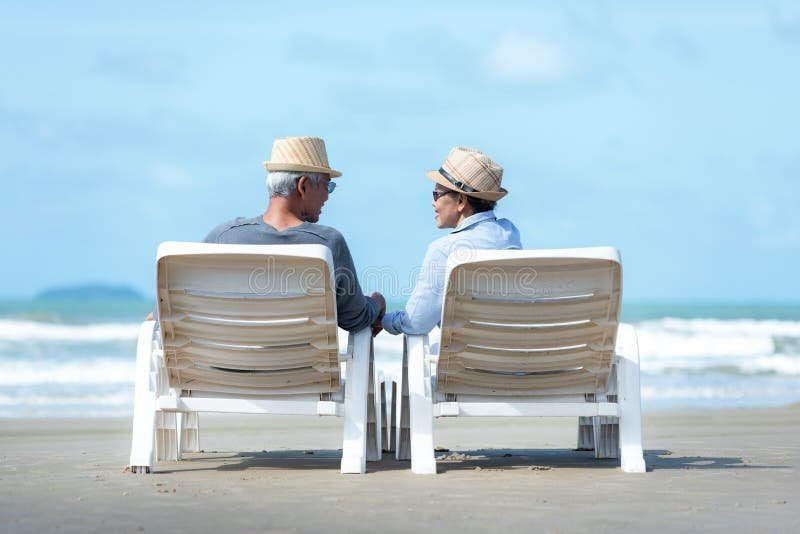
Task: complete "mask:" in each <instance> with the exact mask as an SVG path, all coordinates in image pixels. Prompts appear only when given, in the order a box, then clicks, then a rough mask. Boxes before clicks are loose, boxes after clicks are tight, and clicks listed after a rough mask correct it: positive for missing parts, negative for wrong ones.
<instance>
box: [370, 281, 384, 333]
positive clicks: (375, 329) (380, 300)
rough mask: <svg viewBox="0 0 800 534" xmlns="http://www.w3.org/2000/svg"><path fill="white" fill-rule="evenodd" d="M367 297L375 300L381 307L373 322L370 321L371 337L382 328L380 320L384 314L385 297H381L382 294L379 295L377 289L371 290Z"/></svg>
mask: <svg viewBox="0 0 800 534" xmlns="http://www.w3.org/2000/svg"><path fill="white" fill-rule="evenodd" d="M369 298H371V299H372V300H374V301H375V302H377V303H378V304H379V305H380V307H381V311H380V312H379V313H378V317H376V318H375V322H374V323H372V337H375V336H377V335H378V334H380V332H381V330H383V327H382V326H381V321H382V320H383V316H384V315H386V299H385V298H383V295H381V294H380V293H378V292H377V291H373V292H372V294H371V295H370V296H369Z"/></svg>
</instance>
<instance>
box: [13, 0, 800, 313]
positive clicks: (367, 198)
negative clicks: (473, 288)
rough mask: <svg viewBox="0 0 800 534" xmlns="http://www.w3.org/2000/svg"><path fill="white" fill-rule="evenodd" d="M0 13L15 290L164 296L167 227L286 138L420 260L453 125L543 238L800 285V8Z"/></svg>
mask: <svg viewBox="0 0 800 534" xmlns="http://www.w3.org/2000/svg"><path fill="white" fill-rule="evenodd" d="M562 4H564V3H563V2H537V3H535V4H533V3H527V2H520V3H509V4H503V6H489V5H487V4H485V3H484V4H481V3H475V4H470V3H468V2H458V3H454V4H450V5H446V4H443V5H441V6H432V5H429V3H427V2H421V3H416V2H404V3H402V4H398V5H395V6H383V5H373V4H370V3H364V4H352V5H349V4H345V3H341V2H340V3H314V2H303V3H295V4H289V3H281V4H266V3H264V4H262V3H260V2H259V3H256V2H253V3H226V4H224V5H223V4H208V5H203V4H201V3H197V2H191V3H189V2H187V3H169V4H166V3H150V2H137V3H136V5H135V7H124V8H123V7H118V6H109V5H106V3H98V4H90V3H69V4H66V3H65V4H62V5H60V6H50V5H47V4H45V3H38V2H27V3H24V4H22V3H21V4H20V5H8V4H7V3H5V4H3V5H2V7H0V64H2V68H3V83H2V84H0V147H2V148H0V156H1V157H0V180H2V188H3V194H2V195H1V196H0V203H2V204H1V205H0V208H2V209H1V210H0V217H2V219H1V220H0V223H2V229H3V230H2V231H3V244H4V251H5V252H4V254H3V260H4V261H3V266H2V276H0V295H7V296H8V295H17V296H25V295H31V294H33V293H35V292H36V291H38V290H40V289H42V288H44V287H47V286H51V285H57V284H72V283H83V282H91V281H105V282H114V283H127V284H131V285H133V286H134V287H137V288H139V289H141V290H143V291H150V290H151V288H152V286H153V283H152V280H153V277H154V269H153V258H154V256H155V250H156V247H157V245H158V243H159V242H161V241H165V240H200V239H202V238H203V236H204V235H205V234H206V233H207V231H208V230H209V229H211V228H212V227H213V226H215V225H216V224H218V223H220V222H222V221H224V220H227V219H231V218H233V217H235V216H238V215H248V216H253V215H256V214H258V213H260V212H261V211H263V209H264V207H265V206H266V202H267V198H266V190H265V185H264V177H265V176H264V171H263V169H262V167H261V162H262V160H264V159H266V158H267V157H268V153H269V148H270V146H271V143H272V139H273V138H274V137H275V136H279V135H319V136H322V137H324V138H325V140H326V142H327V145H328V152H329V155H330V160H331V164H332V165H333V166H334V167H335V168H338V169H341V170H342V171H343V172H344V176H343V177H342V178H341V179H340V187H339V188H338V189H337V190H336V192H335V194H334V195H332V197H331V200H330V201H329V203H328V204H327V205H326V208H325V210H324V212H323V219H322V221H321V222H323V223H325V224H329V225H331V226H335V227H337V228H339V229H340V230H341V231H342V232H343V233H344V234H345V236H346V237H347V239H348V241H349V243H350V247H351V250H352V252H353V255H354V258H355V260H356V265H357V267H359V268H360V269H364V268H366V267H368V266H372V267H384V266H386V267H389V266H391V267H393V268H396V269H397V271H398V272H399V273H400V277H401V279H402V278H404V277H408V276H409V273H411V271H412V270H413V268H414V267H415V266H416V265H417V264H418V263H419V262H420V261H421V259H422V255H423V253H424V249H425V247H426V245H427V243H428V242H429V241H430V240H432V239H434V238H435V237H436V236H438V235H440V234H441V231H439V230H437V229H436V228H435V227H434V224H433V218H432V215H433V214H432V210H431V207H430V190H431V189H432V187H431V182H429V181H428V180H427V179H426V178H425V175H424V171H425V170H427V169H429V168H435V167H438V166H439V165H440V163H441V161H442V159H443V158H444V156H445V155H446V154H447V152H448V151H449V149H450V148H451V147H452V146H454V145H465V146H474V147H477V148H480V149H482V150H484V151H486V152H488V153H489V154H490V155H492V156H493V157H494V158H495V159H497V160H498V161H499V162H500V163H501V164H502V165H503V166H504V167H505V177H504V186H505V187H506V188H507V189H508V190H509V191H510V194H509V195H508V197H506V199H504V200H503V201H502V202H501V203H500V204H499V210H498V212H499V214H500V215H502V216H504V217H508V218H510V219H511V220H513V221H514V222H515V223H516V224H517V226H518V227H519V228H520V230H521V233H522V237H523V244H524V245H525V246H526V247H527V248H550V247H574V246H589V245H603V244H607V245H613V246H616V247H618V248H619V249H620V250H621V252H622V255H623V260H624V267H625V292H626V296H627V297H629V298H637V299H648V298H655V299H713V300H741V299H761V300H771V299H781V300H784V299H797V298H799V297H800V277H798V276H797V274H796V273H797V267H796V266H797V264H798V262H800V210H798V206H800V185H798V178H800V135H798V124H800V104H798V96H797V95H800V6H798V5H797V3H788V2H787V3H785V2H766V3H758V2H724V3H723V2H663V3H659V2H652V3H651V2H648V3H647V5H646V6H644V5H640V3H637V2H606V3H593V2H574V3H573V5H571V6H568V7H565V6H564V5H562Z"/></svg>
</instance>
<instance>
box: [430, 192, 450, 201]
mask: <svg viewBox="0 0 800 534" xmlns="http://www.w3.org/2000/svg"><path fill="white" fill-rule="evenodd" d="M450 193H455V191H436V190H434V191H433V201H434V202H436V201H437V200H439V199H440V198H442V197H443V196H445V195H449V194H450Z"/></svg>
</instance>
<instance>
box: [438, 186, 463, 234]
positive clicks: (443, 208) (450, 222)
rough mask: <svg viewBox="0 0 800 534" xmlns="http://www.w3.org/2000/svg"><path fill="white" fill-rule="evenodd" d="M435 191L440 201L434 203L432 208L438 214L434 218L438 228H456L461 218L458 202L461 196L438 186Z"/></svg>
mask: <svg viewBox="0 0 800 534" xmlns="http://www.w3.org/2000/svg"><path fill="white" fill-rule="evenodd" d="M435 191H436V193H437V196H438V199H437V200H434V201H433V203H432V206H433V211H435V212H436V215H435V216H434V220H435V221H436V227H437V228H455V227H456V224H457V223H458V218H459V216H460V212H459V211H458V202H459V197H460V196H461V195H459V194H458V193H456V192H455V191H452V190H450V189H447V188H445V187H443V186H441V185H438V184H437V185H436V189H435Z"/></svg>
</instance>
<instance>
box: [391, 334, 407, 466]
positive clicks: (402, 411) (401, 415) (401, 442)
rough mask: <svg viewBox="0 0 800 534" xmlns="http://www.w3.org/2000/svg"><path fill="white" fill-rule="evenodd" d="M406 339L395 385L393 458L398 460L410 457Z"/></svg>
mask: <svg viewBox="0 0 800 534" xmlns="http://www.w3.org/2000/svg"><path fill="white" fill-rule="evenodd" d="M405 346H406V341H405V339H404V340H403V368H402V370H401V372H400V378H399V380H400V382H399V384H397V385H396V386H395V392H396V395H395V397H394V398H395V399H396V400H395V415H394V421H395V427H394V428H395V432H394V433H395V453H394V455H395V458H396V459H398V460H410V459H411V428H410V426H411V425H410V419H409V415H408V414H409V412H410V411H411V410H410V406H409V402H408V351H407V350H406V349H405Z"/></svg>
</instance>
